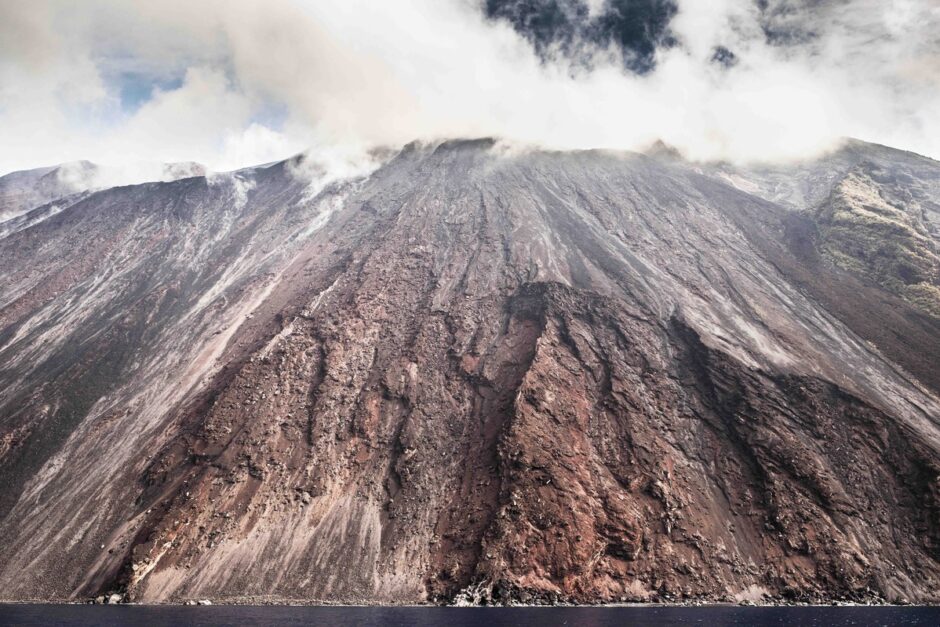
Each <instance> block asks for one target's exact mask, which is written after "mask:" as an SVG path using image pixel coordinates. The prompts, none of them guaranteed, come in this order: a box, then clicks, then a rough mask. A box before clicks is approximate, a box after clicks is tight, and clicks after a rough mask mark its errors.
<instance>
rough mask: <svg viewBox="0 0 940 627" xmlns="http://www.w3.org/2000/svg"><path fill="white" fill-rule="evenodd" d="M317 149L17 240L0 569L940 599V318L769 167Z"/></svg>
mask: <svg viewBox="0 0 940 627" xmlns="http://www.w3.org/2000/svg"><path fill="white" fill-rule="evenodd" d="M307 166H309V164H305V163H304V162H303V159H301V158H298V159H294V160H291V161H288V162H284V163H280V164H276V165H273V166H270V167H265V168H257V169H254V170H249V171H245V172H242V173H235V174H232V175H228V176H225V177H215V178H211V177H210V178H209V179H206V178H204V177H197V178H189V179H184V180H180V181H176V182H172V183H162V184H148V185H142V186H135V187H125V188H115V189H111V190H107V191H103V192H98V193H94V194H90V195H88V196H87V197H85V198H83V199H81V200H79V201H78V202H76V203H75V204H72V205H70V206H69V207H68V208H66V209H64V210H62V211H61V212H59V213H57V214H55V215H53V216H51V217H48V218H46V219H43V220H41V221H38V222H37V223H35V224H33V225H31V226H29V227H28V228H25V229H22V230H19V231H17V232H15V233H12V234H10V235H8V236H7V237H5V238H3V239H0V259H2V260H4V263H3V264H2V265H0V286H2V292H0V364H2V367H0V390H3V391H2V393H0V394H2V396H0V429H2V431H0V473H2V476H3V477H4V479H5V481H4V482H3V486H2V488H0V516H2V519H0V520H2V522H0V595H2V596H3V597H4V598H8V599H26V598H43V599H64V598H82V597H87V596H94V595H96V594H100V593H105V592H112V591H118V592H121V593H124V594H126V595H127V597H128V598H130V599H135V600H140V601H150V602H159V601H180V600H184V599H193V598H211V599H214V600H246V599H254V600H307V601H314V600H319V601H344V602H370V603H378V602H426V601H448V600H453V599H455V598H461V599H465V600H469V601H475V602H506V601H511V600H518V601H529V602H535V601H547V600H553V599H564V600H571V601H578V602H591V603H593V602H605V601H615V600H637V601H653V600H657V601H670V600H672V601H675V600H679V599H711V600H717V599H726V600H732V599H737V600H743V599H752V600H760V599H761V598H790V599H802V600H828V599H835V598H845V599H886V600H890V601H900V600H910V601H940V598H938V596H937V590H938V589H940V480H938V475H940V424H938V421H940V401H938V396H937V395H938V389H940V385H938V382H937V380H936V377H937V374H936V364H937V363H938V355H940V352H938V350H937V347H938V342H940V327H938V326H937V324H938V323H937V321H936V319H934V318H933V317H931V316H929V315H925V314H923V313H922V312H919V311H917V310H916V309H914V308H913V307H912V306H911V304H910V303H908V302H907V301H905V300H903V299H902V298H900V297H898V296H897V295H895V294H891V293H889V292H888V291H885V290H883V289H881V288H880V287H878V284H877V283H876V282H872V281H870V280H868V279H867V278H866V277H865V276H864V275H860V274H859V273H853V272H849V271H847V270H845V269H843V268H841V267H840V266H839V265H838V264H833V263H828V262H826V261H825V259H826V257H825V254H826V251H825V249H824V246H823V245H822V244H821V243H820V241H819V239H818V237H816V236H815V235H814V234H812V233H811V234H810V235H806V233H804V231H801V230H800V225H805V221H806V220H811V219H812V218H811V217H809V218H808V217H807V216H806V214H804V213H801V212H800V211H799V210H797V209H794V208H793V207H792V206H788V205H787V204H783V203H778V202H777V201H775V199H774V198H772V197H769V196H768V195H767V194H760V193H758V192H759V191H760V190H761V188H760V186H759V183H760V181H757V182H755V183H754V184H753V189H752V190H751V191H752V192H754V193H748V192H747V191H744V190H743V189H742V185H741V184H740V182H741V180H740V179H736V183H737V185H732V184H730V183H729V181H728V180H727V177H726V176H719V175H716V174H715V173H714V172H707V171H703V170H702V169H701V168H697V167H692V166H690V165H688V164H685V163H683V162H681V161H677V160H674V159H658V158H650V157H647V156H643V155H636V154H614V153H606V152H576V153H559V152H546V151H506V150H504V149H503V148H502V146H501V145H499V144H494V142H492V141H489V140H477V141H451V142H445V143H442V144H438V145H419V144H413V145H410V146H408V147H406V148H405V149H403V150H402V151H401V152H400V153H398V154H397V155H396V156H394V157H393V158H390V159H389V160H388V161H387V163H385V164H384V165H383V166H382V167H380V168H378V169H377V170H376V171H375V172H373V173H372V174H371V175H368V176H364V177H361V178H358V179H355V180H348V181H334V182H333V183H330V184H328V185H326V186H323V185H322V184H321V185H315V186H313V187H311V186H310V185H308V183H307V182H306V181H305V180H304V179H303V177H302V176H300V174H301V173H303V172H309V171H314V170H312V169H311V168H309V167H307ZM925 167H926V166H925ZM928 170H929V168H928ZM735 176H738V177H744V176H746V174H740V173H739V174H736V175H735ZM780 176H783V175H780ZM792 176H797V175H796V174H793V175H792ZM798 184H799V183H798V182H797V183H794V185H798ZM871 184H872V185H878V184H879V182H878V180H877V179H876V178H871ZM761 196H764V197H763V198H762V197H761ZM817 247H818V249H817ZM873 295H874V296H873ZM890 325H895V326H890Z"/></svg>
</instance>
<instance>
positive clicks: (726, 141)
mask: <svg viewBox="0 0 940 627" xmlns="http://www.w3.org/2000/svg"><path fill="white" fill-rule="evenodd" d="M480 136H495V137H501V138H504V139H506V140H510V141H515V142H519V143H522V144H531V145H537V146H543V147H548V148H559V149H576V148H611V149H624V150H640V149H643V148H644V147H646V146H649V145H650V144H652V143H653V142H655V141H656V140H662V141H664V142H666V143H667V144H670V145H672V146H674V147H675V148H677V149H678V150H680V151H681V152H682V153H683V154H685V155H686V156H687V157H688V158H690V159H698V160H719V159H722V160H729V161H735V162H754V161H786V160H794V159H801V158H809V157H812V156H814V155H816V154H819V153H821V152H824V151H826V150H830V149H832V148H833V147H835V146H837V145H838V143H839V141H840V140H841V138H843V137H857V138H859V139H863V140H867V141H874V142H878V143H883V144H887V145H891V146H895V147H898V148H903V149H907V150H913V151H915V152H919V153H921V154H925V155H928V156H932V157H934V158H938V159H940V0H707V1H706V0H380V1H379V0H198V1H194V0H160V1H159V2H153V1H148V2H144V1H142V0H82V1H81V2H72V1H67V0H29V1H28V2H27V1H24V0H0V147H2V149H0V173H5V172H9V171H13V170H19V169H26V168H32V167H39V166H46V165H52V164H56V163H62V162H68V161H75V160H80V159H87V160H90V161H93V162H96V163H101V164H112V165H119V164H130V163H154V162H179V161H196V162H199V163H202V164H205V165H206V166H208V167H209V168H210V169H212V170H215V171H226V170H231V169H235V168H239V167H244V166H249V165H255V164H259V163H266V162H270V161H274V160H278V159H283V158H285V157H288V156H290V155H292V154H295V153H297V152H300V151H303V150H306V149H312V150H314V151H316V150H322V151H339V152H341V153H342V152H344V151H345V152H347V153H350V152H355V151H364V150H366V149H367V148H369V147H372V146H376V145H383V146H398V145H402V144H404V143H407V142H409V141H412V140H415V139H423V140H434V139H441V138H448V137H480Z"/></svg>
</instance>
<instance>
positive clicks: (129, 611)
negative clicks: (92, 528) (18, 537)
mask: <svg viewBox="0 0 940 627" xmlns="http://www.w3.org/2000/svg"><path fill="white" fill-rule="evenodd" d="M0 625H148V626H151V625H152V626H159V625H174V626H176V625H278V626H280V625H324V626H330V627H333V626H343V625H362V626H368V625H394V626H405V625H407V626H409V627H411V626H415V627H423V626H430V625H445V626H446V627H490V626H499V625H513V626H519V627H550V626H552V625H578V626H582V625H583V626H586V627H606V626H608V625H618V626H620V625H641V626H643V627H665V626H671V625H677V626H678V625H681V626H683V627H686V626H690V625H703V626H707V627H715V626H719V625H747V626H755V627H757V626H760V625H819V626H820V627H829V626H832V627H837V626H840V625H878V626H882V625H885V626H894V625H925V626H940V607H934V608H923V607H765V608H758V607H642V608H640V607H610V608H603V607H545V608H435V607H391V608H389V607H283V606H280V607H277V606H260V607H259V606H221V605H213V606H205V607H180V606H133V605H118V606H102V605H0Z"/></svg>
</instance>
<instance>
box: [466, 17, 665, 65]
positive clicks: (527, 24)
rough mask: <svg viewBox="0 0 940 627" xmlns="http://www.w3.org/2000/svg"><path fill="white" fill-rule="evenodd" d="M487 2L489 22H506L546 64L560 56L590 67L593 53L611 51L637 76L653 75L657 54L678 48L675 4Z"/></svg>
mask: <svg viewBox="0 0 940 627" xmlns="http://www.w3.org/2000/svg"><path fill="white" fill-rule="evenodd" d="M593 4H594V5H596V8H594V9H593V10H592V6H591V4H589V3H588V2H584V1H582V0H485V1H484V4H483V7H484V11H485V13H486V16H487V17H488V18H490V19H492V20H503V21H506V22H508V23H509V24H511V25H512V27H513V28H514V29H515V30H516V31H517V32H519V33H520V34H522V35H523V36H524V37H525V38H526V39H528V40H529V41H530V42H531V43H532V45H533V46H534V47H535V49H536V50H537V51H538V53H539V54H540V55H541V56H542V57H543V58H549V57H553V56H555V53H556V52H560V53H561V54H563V55H565V56H567V57H569V58H571V59H572V60H573V61H574V62H576V63H578V62H580V63H585V64H589V61H587V59H589V58H590V56H591V53H592V52H595V51H597V50H600V49H607V48H610V47H611V46H613V47H614V48H616V49H617V50H619V51H620V53H621V54H622V55H623V62H624V65H625V66H626V67H627V68H628V69H630V70H632V71H633V72H636V73H638V74H645V73H647V72H649V71H651V70H652V69H653V67H654V65H655V58H654V57H655V53H656V49H657V48H660V47H671V46H673V45H675V43H676V39H675V37H674V36H673V35H672V33H671V32H670V31H669V22H670V21H671V20H672V18H673V16H674V15H675V14H676V11H677V10H678V6H677V4H676V2H675V1H674V0H605V1H603V2H594V3H593Z"/></svg>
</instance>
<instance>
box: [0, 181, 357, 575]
mask: <svg viewBox="0 0 940 627" xmlns="http://www.w3.org/2000/svg"><path fill="white" fill-rule="evenodd" d="M320 204H321V203H317V205H318V208H319V209H321V211H320V212H318V213H317V215H316V216H315V217H314V219H313V222H312V223H313V224H314V225H315V228H311V226H310V225H309V224H308V225H307V226H306V228H305V229H304V231H303V233H302V234H303V235H304V237H300V236H294V237H292V238H290V239H293V240H294V241H296V242H297V243H298V244H299V243H302V241H303V240H304V239H305V237H309V236H310V235H312V234H314V233H315V232H316V231H317V230H318V229H319V228H322V226H323V225H325V224H326V223H327V222H328V220H329V217H330V216H331V215H332V213H333V212H335V211H337V210H339V209H340V208H341V207H342V199H341V198H338V197H337V196H335V195H334V196H331V197H330V198H329V202H327V203H322V204H324V205H325V207H320V206H319V205H320ZM302 250H303V249H302V247H298V248H297V249H296V250H295V251H294V252H293V254H292V255H291V256H288V257H284V258H282V259H280V260H278V268H277V270H276V271H275V272H273V273H270V274H269V276H268V278H267V280H266V281H265V284H264V287H263V288H262V289H260V290H258V289H251V290H246V291H245V293H246V294H248V296H247V297H246V298H244V299H243V300H242V301H241V302H240V303H237V304H233V305H231V307H230V309H229V310H228V311H227V312H226V316H225V318H224V319H223V320H221V321H220V320H217V319H216V320H213V325H212V326H206V327H205V328H204V329H203V331H202V332H201V333H200V335H199V336H198V337H190V336H189V335H188V334H187V330H188V329H190V328H192V325H193V324H194V318H196V317H198V314H199V313H202V312H204V311H206V309H207V308H208V307H210V306H211V305H212V302H213V300H214V299H210V300H206V299H200V304H201V305H202V307H201V308H200V307H199V306H196V307H193V308H192V309H190V311H189V312H188V313H187V314H186V315H185V316H184V317H183V318H182V319H181V320H180V321H178V322H177V324H175V325H174V326H173V327H172V328H170V329H168V330H167V332H166V333H165V334H164V341H165V342H170V343H171V345H172V347H171V348H170V349H169V350H168V351H167V352H164V353H162V357H161V358H160V359H153V360H151V362H150V363H149V364H146V365H145V366H142V368H143V370H142V371H141V372H138V373H135V376H134V380H135V381H144V382H146V383H145V385H144V386H143V387H142V388H137V389H135V386H134V384H133V383H131V384H128V385H126V386H124V387H123V388H122V389H119V390H116V391H115V392H114V393H112V394H111V395H109V396H108V397H104V398H101V399H99V401H98V402H97V403H96V404H95V405H94V406H93V407H92V409H91V410H90V411H89V412H88V414H87V416H86V417H85V418H84V420H83V421H82V422H81V424H80V425H79V427H78V428H77V429H76V430H75V431H74V432H73V433H72V434H71V436H70V437H69V439H68V440H67V442H66V443H65V444H64V445H63V446H62V448H61V449H60V451H59V452H58V453H57V454H55V455H54V456H53V457H52V458H51V459H50V460H49V461H48V462H47V463H46V464H45V465H44V467H43V468H42V469H41V470H40V471H39V472H38V473H36V475H34V477H33V478H32V479H31V480H30V482H29V483H28V484H27V485H26V486H25V488H24V490H23V492H22V494H21V496H20V499H19V500H18V502H17V503H16V505H15V506H14V509H13V510H12V511H11V512H10V514H9V518H11V519H12V518H17V519H18V520H20V521H21V524H20V526H19V534H18V535H19V538H20V542H21V550H20V551H18V553H17V554H18V555H21V556H24V557H25V556H30V559H29V560H28V563H25V564H8V565H7V567H6V568H5V569H4V570H7V569H9V568H28V567H29V566H30V564H33V563H36V562H38V561H40V560H42V559H43V558H44V557H45V555H46V552H47V551H49V550H56V549H59V548H61V547H60V545H59V542H58V541H59V540H61V539H65V538H67V537H68V536H72V539H70V540H68V542H69V543H70V544H74V542H75V540H74V538H76V537H78V536H79V535H81V536H82V537H85V534H88V533H89V532H90V533H91V535H92V536H94V537H95V543H97V542H101V543H102V544H106V545H112V544H118V543H120V542H122V541H125V540H126V538H127V534H128V533H129V532H130V530H131V529H132V528H133V521H128V522H127V523H126V524H122V525H119V526H118V527H117V529H116V530H115V531H113V532H112V533H110V534H108V535H107V537H105V536H102V535H101V534H102V533H103V532H105V531H106V529H107V528H108V527H107V525H106V519H107V516H108V515H109V513H112V512H114V511H118V510H120V509H121V505H122V504H121V503H120V502H117V501H119V500H120V499H121V498H122V497H123V496H124V495H125V492H126V488H130V487H132V486H124V490H122V489H120V488H119V489H114V488H111V487H110V486H109V483H113V482H115V481H120V480H121V478H122V476H123V475H122V474H119V473H118V474H116V473H115V472H114V470H115V469H117V468H126V467H127V464H128V462H129V461H130V460H131V459H132V458H133V457H134V455H135V454H139V453H140V451H141V450H149V451H156V450H159V448H160V447H161V446H163V445H164V444H165V442H166V440H167V438H168V437H169V436H168V435H167V433H168V430H167V426H168V425H169V424H170V423H171V422H172V421H173V420H174V419H175V416H174V415H173V414H171V413H170V412H171V410H172V409H174V408H177V407H179V406H180V405H181V404H182V403H183V402H184V400H185V399H187V398H191V397H192V396H193V395H194V394H196V393H198V392H199V391H200V390H201V389H204V386H205V384H206V383H207V382H208V381H209V380H211V377H212V375H213V374H214V373H215V372H216V371H217V369H218V367H219V365H218V363H217V361H216V360H217V358H218V357H219V356H220V355H221V354H222V352H223V351H224V350H225V348H226V347H227V346H228V344H229V341H230V340H231V338H232V337H234V336H235V334H236V333H237V331H238V329H239V328H240V327H241V325H242V324H244V322H245V321H246V320H247V319H248V317H249V316H250V314H251V312H252V311H254V310H255V308H256V307H258V305H260V304H261V303H263V302H264V301H265V299H266V298H267V296H268V295H269V294H270V293H271V291H272V290H273V289H274V287H275V286H276V285H277V284H278V280H279V278H280V275H281V273H282V272H283V271H284V269H286V268H287V267H289V266H290V264H291V262H292V261H293V260H294V259H295V258H296V256H297V255H299V254H300V253H301V252H302ZM274 256H275V254H274V253H268V254H262V255H261V256H260V257H258V256H255V257H253V258H251V257H250V255H249V254H248V253H245V254H243V255H242V256H240V257H239V259H238V261H237V262H236V264H235V266H236V268H237V269H238V270H237V271H227V272H226V273H225V275H223V279H222V281H221V282H222V283H223V287H221V289H219V290H217V291H218V292H219V293H224V291H225V287H228V286H231V285H233V284H234V283H235V282H237V280H238V279H239V278H241V277H242V276H244V275H245V274H246V273H249V272H250V270H251V269H252V268H253V267H255V266H257V265H261V264H263V262H264V261H265V260H270V259H271V258H273V257H274ZM102 282H103V280H102V277H101V276H96V278H95V284H96V285H101V284H102ZM84 313H87V311H86V312H84ZM75 316H76V317H79V313H78V312H76V314H75ZM78 321H79V320H77V319H76V320H73V323H75V324H77V322H78ZM218 326H222V327H224V331H223V332H222V333H220V334H215V332H214V331H213V329H216V330H217V329H218ZM174 339H175V340H176V341H175V342H173V340H174ZM168 361H169V362H170V363H167V362H168ZM187 364H188V365H187ZM180 367H184V368H185V370H183V373H182V374H181V375H177V374H176V373H178V372H179V368H180ZM122 408H124V409H125V411H124V412H123V415H122V416H120V417H119V418H117V419H112V420H109V421H107V422H105V424H104V425H103V426H102V424H101V423H102V422H103V421H102V418H103V417H105V416H107V415H108V414H109V413H111V412H114V411H117V410H119V409H122ZM88 443H93V444H92V446H93V447H94V450H82V449H83V448H86V449H87V446H88ZM148 459H149V455H140V457H139V462H138V464H136V465H135V466H134V467H133V468H131V469H130V470H131V472H132V474H133V475H139V474H140V473H141V472H142V471H143V470H144V468H145V467H146V463H147V460H148ZM66 460H68V461H69V464H71V466H69V475H68V476H65V477H63V476H61V471H62V470H63V468H65V467H66V463H65V462H66ZM54 493H55V494H58V495H59V498H56V497H55V496H53V494H54ZM65 495H68V497H69V500H71V502H74V503H81V507H80V510H79V511H63V510H61V509H57V508H56V507H55V504H56V502H57V501H59V500H60V498H64V497H65ZM125 505H126V504H125ZM80 521H84V522H81V527H82V529H83V533H82V534H79V533H78V530H76V529H75V525H77V524H79V523H80ZM107 556H108V553H107V552H104V551H102V552H101V553H100V557H99V561H98V564H96V565H95V567H94V568H91V569H90V570H89V572H93V571H94V570H95V569H96V568H97V566H98V565H100V564H101V563H102V562H104V561H105V560H106V559H107Z"/></svg>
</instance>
